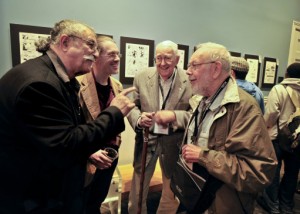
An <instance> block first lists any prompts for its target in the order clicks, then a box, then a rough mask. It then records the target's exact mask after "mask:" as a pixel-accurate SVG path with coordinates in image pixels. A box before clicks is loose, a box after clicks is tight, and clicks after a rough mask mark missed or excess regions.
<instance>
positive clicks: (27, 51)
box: [10, 23, 51, 66]
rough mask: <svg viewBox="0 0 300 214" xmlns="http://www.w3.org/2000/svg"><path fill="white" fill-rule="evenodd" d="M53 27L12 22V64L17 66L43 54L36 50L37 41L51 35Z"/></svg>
mask: <svg viewBox="0 0 300 214" xmlns="http://www.w3.org/2000/svg"><path fill="white" fill-rule="evenodd" d="M50 30H51V28H48V27H39V26H31V25H21V24H13V23H11V24H10V39H11V55H12V65H13V66H16V65H18V64H20V63H23V62H25V61H27V60H29V59H32V58H35V57H38V56H40V55H42V54H41V53H39V52H38V51H36V47H35V44H34V43H35V42H36V41H37V40H38V39H40V38H41V37H44V38H45V37H47V36H50Z"/></svg>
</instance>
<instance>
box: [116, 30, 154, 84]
mask: <svg viewBox="0 0 300 214" xmlns="http://www.w3.org/2000/svg"><path fill="white" fill-rule="evenodd" d="M120 44H121V45H120V51H121V54H122V58H121V62H120V81H121V82H122V83H123V84H130V85H131V84H132V83H133V79H134V76H135V75H136V74H137V73H138V72H139V71H141V69H143V68H145V67H150V66H153V61H154V40H147V39H138V38H130V37H122V36H121V38H120Z"/></svg>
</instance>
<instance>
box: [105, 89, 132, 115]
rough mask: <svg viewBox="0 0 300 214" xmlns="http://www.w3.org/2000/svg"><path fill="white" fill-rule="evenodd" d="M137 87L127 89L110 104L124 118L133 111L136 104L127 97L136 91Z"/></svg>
mask: <svg viewBox="0 0 300 214" xmlns="http://www.w3.org/2000/svg"><path fill="white" fill-rule="evenodd" d="M135 90H136V88H135V87H130V88H127V89H124V90H123V91H122V92H121V93H120V94H118V95H117V96H116V97H115V98H114V99H113V100H112V101H111V103H110V106H115V107H117V108H118V109H120V111H121V112H122V114H123V115H124V117H125V116H126V115H127V114H128V113H129V112H130V111H131V109H133V108H134V106H135V104H134V103H133V102H132V101H130V99H129V98H128V97H126V95H127V94H129V93H131V92H133V91H135Z"/></svg>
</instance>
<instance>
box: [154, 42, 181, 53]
mask: <svg viewBox="0 0 300 214" xmlns="http://www.w3.org/2000/svg"><path fill="white" fill-rule="evenodd" d="M160 46H168V47H171V48H172V50H173V52H174V54H175V55H176V56H179V54H178V45H177V44H176V43H174V42H172V41H171V40H166V41H163V42H160V43H158V44H157V45H156V49H157V48H159V47H160Z"/></svg>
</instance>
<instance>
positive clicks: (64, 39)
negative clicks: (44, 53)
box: [59, 34, 70, 50]
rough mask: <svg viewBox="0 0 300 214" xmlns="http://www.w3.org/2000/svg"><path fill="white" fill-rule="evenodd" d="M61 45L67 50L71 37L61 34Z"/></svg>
mask: <svg viewBox="0 0 300 214" xmlns="http://www.w3.org/2000/svg"><path fill="white" fill-rule="evenodd" d="M59 40H60V46H61V48H62V50H67V49H68V47H69V41H70V37H69V36H68V35H66V34H63V35H61V36H60V39H59Z"/></svg>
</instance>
